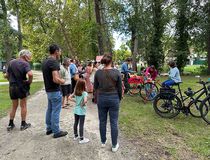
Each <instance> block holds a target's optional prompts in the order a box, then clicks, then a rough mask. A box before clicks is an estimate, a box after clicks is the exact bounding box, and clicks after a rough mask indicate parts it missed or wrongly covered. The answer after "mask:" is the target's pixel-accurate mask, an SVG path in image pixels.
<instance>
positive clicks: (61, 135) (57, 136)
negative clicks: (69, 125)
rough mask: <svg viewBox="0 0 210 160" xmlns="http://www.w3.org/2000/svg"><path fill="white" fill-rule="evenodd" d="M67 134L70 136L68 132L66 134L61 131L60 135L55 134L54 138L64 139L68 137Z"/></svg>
mask: <svg viewBox="0 0 210 160" xmlns="http://www.w3.org/2000/svg"><path fill="white" fill-rule="evenodd" d="M67 134H68V132H66V131H60V132H59V133H57V134H54V135H53V138H59V137H64V136H66V135H67Z"/></svg>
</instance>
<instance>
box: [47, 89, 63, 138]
mask: <svg viewBox="0 0 210 160" xmlns="http://www.w3.org/2000/svg"><path fill="white" fill-rule="evenodd" d="M47 98H48V107H47V112H46V125H47V131H50V130H52V132H53V133H54V134H57V133H59V132H60V127H59V121H60V112H61V106H62V95H61V92H60V91H57V92H47Z"/></svg>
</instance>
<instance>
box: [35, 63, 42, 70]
mask: <svg viewBox="0 0 210 160" xmlns="http://www.w3.org/2000/svg"><path fill="white" fill-rule="evenodd" d="M33 69H34V70H41V63H33Z"/></svg>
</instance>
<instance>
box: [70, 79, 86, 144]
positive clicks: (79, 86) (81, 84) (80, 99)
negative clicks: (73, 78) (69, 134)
mask: <svg viewBox="0 0 210 160" xmlns="http://www.w3.org/2000/svg"><path fill="white" fill-rule="evenodd" d="M85 88H86V83H85V80H82V79H79V80H78V81H77V83H76V86H75V90H74V92H73V94H72V95H71V96H70V97H69V99H70V100H72V101H75V102H76V104H75V108H74V118H75V120H74V140H77V139H79V143H80V144H83V143H87V142H89V139H88V138H84V137H83V133H84V123H85V114H86V104H87V96H88V93H87V92H86V89H85ZM73 97H75V99H72V98H73ZM78 124H79V135H78V130H77V127H78Z"/></svg>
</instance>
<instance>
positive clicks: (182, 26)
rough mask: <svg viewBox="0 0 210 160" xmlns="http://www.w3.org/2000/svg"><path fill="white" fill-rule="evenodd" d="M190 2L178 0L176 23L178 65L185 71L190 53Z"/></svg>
mask: <svg viewBox="0 0 210 160" xmlns="http://www.w3.org/2000/svg"><path fill="white" fill-rule="evenodd" d="M188 5H189V2H188V0H177V8H178V13H177V24H176V43H175V44H176V46H175V48H176V58H177V67H178V68H179V69H180V71H181V72H182V71H183V68H184V66H185V65H186V62H187V56H188V55H189V54H190V52H189V47H188V40H189V34H188V28H189V20H188V17H187V16H188V15H189V7H188Z"/></svg>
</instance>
